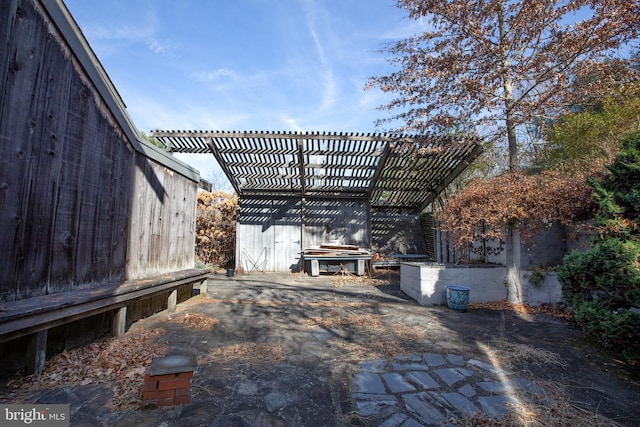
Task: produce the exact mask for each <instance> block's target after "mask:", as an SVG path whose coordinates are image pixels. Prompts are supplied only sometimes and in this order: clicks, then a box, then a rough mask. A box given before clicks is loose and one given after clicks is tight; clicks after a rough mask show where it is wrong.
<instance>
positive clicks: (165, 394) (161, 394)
mask: <svg viewBox="0 0 640 427" xmlns="http://www.w3.org/2000/svg"><path fill="white" fill-rule="evenodd" d="M175 395H176V393H175V390H156V391H145V392H143V393H142V400H150V399H166V398H169V397H170V398H172V399H173V397H174V396H175Z"/></svg>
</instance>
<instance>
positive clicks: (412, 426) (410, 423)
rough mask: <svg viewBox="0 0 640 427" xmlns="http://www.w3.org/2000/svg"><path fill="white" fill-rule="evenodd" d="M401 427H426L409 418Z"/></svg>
mask: <svg viewBox="0 0 640 427" xmlns="http://www.w3.org/2000/svg"><path fill="white" fill-rule="evenodd" d="M400 427H426V426H425V425H424V424H422V423H419V422H418V421H417V420H415V419H413V418H409V419H408V420H407V421H405V422H404V423H402V425H401V426H400Z"/></svg>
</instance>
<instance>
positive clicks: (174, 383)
mask: <svg viewBox="0 0 640 427" xmlns="http://www.w3.org/2000/svg"><path fill="white" fill-rule="evenodd" d="M183 387H189V380H171V381H160V382H159V383H158V390H175V389H177V388H183Z"/></svg>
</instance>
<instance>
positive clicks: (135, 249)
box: [127, 155, 197, 279]
mask: <svg viewBox="0 0 640 427" xmlns="http://www.w3.org/2000/svg"><path fill="white" fill-rule="evenodd" d="M132 184H133V199H134V201H133V204H132V206H131V215H130V227H131V228H130V234H129V251H128V254H129V255H128V259H127V278H130V279H132V278H142V277H145V276H148V275H152V274H157V273H162V272H166V271H175V270H180V269H185V268H193V265H194V252H195V249H194V248H195V223H196V197H197V183H196V182H194V181H191V180H188V179H186V178H184V177H182V176H181V175H179V174H177V173H175V172H174V171H172V170H171V169H168V168H167V167H165V166H163V165H160V164H158V163H156V162H152V161H149V160H148V159H146V158H144V157H143V156H139V155H138V156H136V158H135V168H134V171H133V180H132Z"/></svg>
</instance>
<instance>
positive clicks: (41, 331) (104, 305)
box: [0, 269, 209, 373]
mask: <svg viewBox="0 0 640 427" xmlns="http://www.w3.org/2000/svg"><path fill="white" fill-rule="evenodd" d="M208 275H209V271H208V270H199V269H189V270H181V271H177V272H172V273H167V274H163V275H159V276H154V277H149V278H144V279H136V280H129V281H125V282H118V283H108V284H105V285H102V286H99V287H95V288H89V289H79V290H75V291H68V292H59V293H55V294H50V295H42V296H37V297H33V298H26V299H22V300H18V301H11V302H7V303H3V304H0V343H2V342H6V341H10V340H13V339H16V338H20V337H24V336H30V338H29V344H28V346H27V354H26V359H25V361H26V364H25V366H26V369H27V372H28V373H40V372H42V370H43V369H44V365H45V357H46V348H47V332H48V330H49V329H50V328H52V327H55V326H58V325H62V324H65V323H69V322H73V321H76V320H80V319H83V318H87V317H90V316H93V315H96V314H100V313H104V312H107V311H111V310H115V311H116V313H115V316H114V319H113V328H112V331H113V334H114V335H115V336H117V337H118V338H121V337H122V336H124V333H125V328H126V318H127V305H128V304H131V303H134V302H136V301H139V300H142V299H146V298H150V297H153V296H155V295H158V294H162V293H167V292H168V293H169V297H168V300H167V308H168V310H169V311H170V312H171V311H175V308H176V303H177V290H178V288H179V287H181V286H183V285H188V284H195V283H199V282H200V283H202V282H203V281H205V280H206V278H207V276H208Z"/></svg>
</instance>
